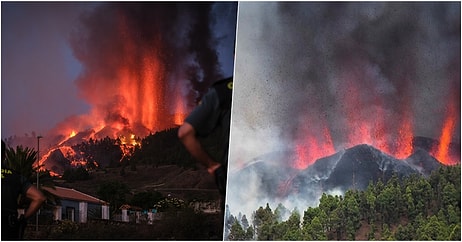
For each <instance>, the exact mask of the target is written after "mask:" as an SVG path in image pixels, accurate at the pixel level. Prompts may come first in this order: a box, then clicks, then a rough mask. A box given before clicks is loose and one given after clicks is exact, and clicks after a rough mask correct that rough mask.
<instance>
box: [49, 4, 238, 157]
mask: <svg viewBox="0 0 462 242" xmlns="http://www.w3.org/2000/svg"><path fill="white" fill-rule="evenodd" d="M212 5H213V4H212V3H211V4H203V5H197V4H191V5H189V4H180V5H178V4H159V5H156V4H149V5H143V4H131V5H120V4H103V5H101V6H99V7H97V8H96V9H95V11H94V12H93V13H92V14H90V15H87V16H85V17H84V18H82V26H79V28H78V31H76V32H75V33H76V34H75V35H73V36H72V38H71V44H72V47H73V49H74V55H75V56H76V58H77V59H78V60H79V61H80V62H81V63H82V64H83V71H82V74H81V75H80V76H79V77H78V79H77V80H76V83H77V85H78V87H79V88H80V91H81V94H82V96H83V97H84V98H85V99H86V100H87V101H88V102H89V103H90V104H91V106H92V110H91V112H90V113H89V114H87V115H81V116H75V117H70V118H68V119H66V120H65V121H63V122H61V123H60V124H58V125H57V127H56V128H55V129H54V130H53V131H52V132H50V133H53V134H54V135H51V134H50V135H47V136H49V137H50V136H56V137H61V138H60V140H59V142H56V143H57V145H53V146H52V148H51V149H49V151H48V153H47V154H45V155H43V157H42V159H41V161H40V164H42V165H43V164H44V162H45V161H46V159H47V158H48V157H49V155H50V154H51V153H52V152H53V151H55V150H57V149H60V150H61V151H62V153H63V154H64V155H65V156H66V158H68V159H70V160H71V163H72V164H76V165H77V164H85V162H84V161H77V160H73V158H72V157H73V155H72V151H69V149H72V148H70V146H71V145H75V144H77V143H80V142H82V141H88V140H89V139H93V140H95V139H103V138H105V137H109V138H113V139H118V140H120V146H121V150H122V152H123V155H124V156H126V155H129V153H130V152H131V151H132V150H133V147H134V146H135V145H140V137H144V136H146V135H149V134H151V133H155V132H157V131H161V130H165V129H168V128H174V127H177V126H178V125H181V124H182V123H183V120H184V118H185V116H186V115H187V113H189V112H190V110H191V109H192V107H193V102H191V100H193V99H195V98H197V97H194V95H200V93H201V92H203V91H204V90H205V88H204V87H206V86H209V85H210V84H211V83H212V82H214V81H216V80H219V79H220V78H222V73H221V69H220V65H219V63H218V59H217V44H218V43H219V41H217V40H216V39H215V38H216V37H215V36H214V33H213V32H212V31H211V28H212V23H214V21H216V20H215V14H217V15H219V16H220V17H222V16H221V15H220V14H219V13H215V12H214V13H213V14H212ZM227 6H228V7H236V6H234V5H233V6H231V5H227ZM216 11H218V10H216ZM222 11H228V9H225V8H223V10H222ZM134 13H136V14H134ZM230 17H231V16H230ZM233 31H234V30H233ZM82 33H84V34H82ZM63 147H66V148H63Z"/></svg>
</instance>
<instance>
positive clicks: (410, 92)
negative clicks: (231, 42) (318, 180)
mask: <svg viewBox="0 0 462 242" xmlns="http://www.w3.org/2000/svg"><path fill="white" fill-rule="evenodd" d="M238 11H239V16H238V30H237V31H238V32H237V40H236V47H237V48H236V66H235V84H234V96H233V114H232V127H231V139H230V157H229V159H230V162H229V170H230V173H229V181H228V194H233V195H232V196H227V204H228V205H229V206H230V210H231V213H237V212H242V213H244V214H247V215H251V213H252V212H253V211H255V210H256V209H258V207H259V206H265V204H266V203H267V202H269V203H270V204H271V205H272V206H271V207H272V208H276V206H277V203H279V202H282V203H283V205H285V206H286V207H287V208H289V209H293V208H295V207H297V208H299V209H306V207H307V204H308V205H310V206H312V205H316V204H317V202H318V199H319V198H317V197H313V201H300V200H297V199H296V198H287V199H286V200H285V201H281V200H278V199H277V198H272V197H262V196H263V195H261V194H259V193H260V192H259V191H261V190H262V189H260V188H261V186H263V185H264V184H262V181H263V180H266V181H268V179H271V177H269V176H266V177H265V178H264V179H263V178H262V177H259V176H258V175H259V174H257V173H256V174H255V176H253V177H252V178H251V181H236V180H233V178H235V177H237V176H235V174H238V173H239V171H241V170H242V169H243V168H244V167H246V166H248V165H249V164H250V163H251V162H253V161H255V159H256V158H258V157H262V155H267V154H271V153H273V152H276V153H279V152H281V151H282V152H284V151H286V150H293V149H294V147H295V146H296V145H297V142H300V140H303V138H304V137H305V136H308V135H311V136H313V137H320V139H325V137H326V135H325V134H324V133H323V131H324V130H328V131H329V138H330V139H332V145H333V147H334V149H335V151H336V152H338V151H342V150H343V149H345V148H349V147H351V146H353V145H356V144H361V143H364V142H368V141H370V140H375V139H379V138H380V139H383V140H384V142H385V143H389V144H394V143H397V140H399V139H400V135H402V133H401V132H400V130H399V129H398V128H396V127H400V126H402V124H403V123H406V124H408V125H407V127H408V129H407V130H408V131H410V135H411V136H425V137H430V138H434V139H439V137H440V135H441V130H442V127H443V123H444V120H445V118H446V116H447V113H448V110H449V109H451V110H455V117H454V120H456V122H455V125H454V126H455V127H454V129H453V132H452V137H451V138H452V142H458V143H460V111H459V110H460V50H461V49H460V3H404V4H403V3H399V4H396V3H379V2H374V3H307V2H305V3H276V2H274V3H265V4H261V3H248V2H243V3H240V4H239V10H238ZM453 112H454V111H453ZM374 120H375V121H374ZM363 123H364V126H365V128H366V130H367V129H375V130H374V132H375V134H376V135H377V136H376V137H374V136H372V137H365V136H364V135H361V134H362V133H359V135H358V134H355V133H354V132H356V131H355V130H359V128H360V126H362V125H363ZM378 126H380V128H377V127H378ZM361 128H363V127H361ZM379 131H380V132H379ZM374 132H370V133H374ZM366 133H367V132H366ZM353 136H354V139H352V137H353ZM362 138H364V140H361V139H362ZM353 142H354V143H353ZM263 162H264V161H263ZM290 162H291V161H288V160H287V159H282V160H280V161H279V167H278V166H275V167H274V170H285V169H287V166H288V165H289V164H288V163H290ZM308 162H310V163H312V162H314V161H308ZM274 179H275V180H276V179H277V178H276V177H275V178H274ZM242 182H245V183H246V184H248V186H246V188H245V189H242V186H240V184H242ZM274 189H277V188H276V187H275V188H274ZM337 192H341V191H337Z"/></svg>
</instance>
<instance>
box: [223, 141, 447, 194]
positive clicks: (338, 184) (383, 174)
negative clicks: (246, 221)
mask: <svg viewBox="0 0 462 242" xmlns="http://www.w3.org/2000/svg"><path fill="white" fill-rule="evenodd" d="M292 157H293V152H289V151H286V152H275V153H271V154H267V155H265V156H261V157H259V158H257V159H255V160H254V161H253V162H251V163H250V164H249V165H248V166H246V167H245V168H243V169H241V170H240V171H238V172H236V173H234V174H230V181H231V182H233V181H236V179H237V180H239V181H242V182H243V183H245V182H249V183H254V185H256V186H259V191H260V192H261V194H256V195H257V196H261V197H273V198H274V197H279V198H281V197H290V196H297V197H298V198H306V199H312V198H313V197H319V196H320V195H321V194H322V193H323V192H330V191H340V192H343V191H345V190H347V189H359V190H363V189H365V188H366V187H367V186H368V184H369V183H370V182H371V181H372V182H376V181H378V180H379V179H381V180H382V181H386V180H387V179H389V178H390V177H391V176H392V175H393V174H396V175H397V176H398V177H404V176H408V175H410V174H421V175H424V176H428V175H429V174H430V173H431V172H432V171H433V170H435V169H437V168H438V167H439V166H440V163H439V162H438V161H437V160H436V159H435V158H433V157H432V156H431V155H430V154H429V153H428V152H427V151H425V150H423V149H420V148H417V149H416V150H415V152H414V153H413V154H412V155H411V156H409V157H408V158H407V159H403V160H401V159H396V158H394V157H392V156H390V155H387V154H385V153H383V152H382V151H380V150H378V149H376V148H374V147H372V146H370V145H366V144H361V145H357V146H354V147H352V148H349V149H346V150H342V151H339V152H337V153H335V154H333V155H331V156H328V157H323V158H321V159H318V160H317V161H316V162H315V163H314V164H313V165H311V166H309V167H308V168H306V169H305V170H295V169H293V168H290V167H288V166H287V165H285V164H288V163H289V162H287V160H290V159H291V158H292Z"/></svg>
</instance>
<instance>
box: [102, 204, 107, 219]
mask: <svg viewBox="0 0 462 242" xmlns="http://www.w3.org/2000/svg"><path fill="white" fill-rule="evenodd" d="M101 218H102V219H108V220H109V206H108V205H101Z"/></svg>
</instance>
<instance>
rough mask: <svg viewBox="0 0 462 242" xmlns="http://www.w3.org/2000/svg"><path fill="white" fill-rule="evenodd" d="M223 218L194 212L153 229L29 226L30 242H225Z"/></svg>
mask: <svg viewBox="0 0 462 242" xmlns="http://www.w3.org/2000/svg"><path fill="white" fill-rule="evenodd" d="M222 231H223V228H222V220H221V215H219V214H201V213H195V212H194V211H192V210H191V209H183V210H181V211H175V212H173V211H172V212H169V213H166V214H165V216H164V219H162V220H161V221H154V223H153V224H152V225H149V224H146V223H143V224H135V223H124V222H116V221H111V220H98V219H92V220H89V221H88V222H87V223H76V222H71V221H69V220H63V221H59V222H54V223H53V224H49V225H42V226H40V227H39V232H38V233H36V231H35V226H34V223H33V222H32V224H29V227H28V228H27V230H26V233H25V239H26V240H222V236H223V233H222Z"/></svg>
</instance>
